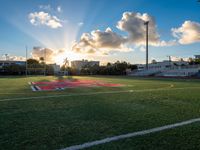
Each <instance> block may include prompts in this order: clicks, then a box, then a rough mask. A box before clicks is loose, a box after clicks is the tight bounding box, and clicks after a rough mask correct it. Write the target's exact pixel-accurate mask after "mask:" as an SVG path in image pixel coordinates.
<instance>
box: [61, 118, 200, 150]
mask: <svg viewBox="0 0 200 150" xmlns="http://www.w3.org/2000/svg"><path fill="white" fill-rule="evenodd" d="M195 122H200V118H196V119H191V120H187V121H183V122H179V123H175V124H169V125H165V126H161V127H156V128H152V129H147V130H142V131H136V132H132V133H128V134H122V135H118V136H113V137H108V138H105V139H101V140H96V141H91V142H87V143H83V144H80V145H73V146H70V147H66V148H63V149H61V150H80V149H84V148H89V147H92V146H96V145H101V144H105V143H110V142H113V141H118V140H122V139H126V138H133V137H136V136H141V135H146V134H150V133H155V132H160V131H164V130H168V129H173V128H177V127H181V126H184V125H188V124H192V123H195Z"/></svg>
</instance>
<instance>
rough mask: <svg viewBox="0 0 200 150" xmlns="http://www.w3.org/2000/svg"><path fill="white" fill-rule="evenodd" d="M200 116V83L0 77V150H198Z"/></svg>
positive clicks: (90, 77)
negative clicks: (81, 149)
mask: <svg viewBox="0 0 200 150" xmlns="http://www.w3.org/2000/svg"><path fill="white" fill-rule="evenodd" d="M60 81H62V82H60ZM86 81H87V82H86ZM63 82H64V83H63ZM30 83H31V84H30ZM52 83H53V85H52ZM35 84H38V85H37V87H39V89H49V90H38V91H37V90H33V86H35ZM39 84H40V85H39ZM41 84H42V85H41ZM46 84H48V88H47V87H46ZM69 85H70V86H69ZM74 85H76V86H74ZM37 87H36V88H37ZM199 118H200V80H199V79H156V78H134V77H125V76H88V77H86V76H85V77H81V76H79V77H78V76H73V77H65V78H58V77H53V76H49V77H42V76H38V77H1V78H0V149H16V150H18V149H20V150H21V149H28V150H40V149H41V150H43V149H44V150H46V149H48V150H49V149H50V150H51V149H52V150H55V149H73V148H74V149H76V148H77V149H78V148H83V149H87V150H132V149H137V150H138V149H142V150H144V149H145V150H149V149H151V150H155V149H160V150H161V149H163V150H164V149H165V150H166V149H200V119H199ZM193 119H197V120H193ZM187 121H189V122H187ZM177 123H181V124H178V125H177Z"/></svg>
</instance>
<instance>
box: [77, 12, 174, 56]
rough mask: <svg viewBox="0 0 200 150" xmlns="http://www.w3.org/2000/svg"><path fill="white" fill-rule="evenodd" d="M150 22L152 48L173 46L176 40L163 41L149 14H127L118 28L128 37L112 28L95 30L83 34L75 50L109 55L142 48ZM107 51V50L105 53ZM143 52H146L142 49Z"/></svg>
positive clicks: (118, 24) (120, 21)
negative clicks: (133, 47)
mask: <svg viewBox="0 0 200 150" xmlns="http://www.w3.org/2000/svg"><path fill="white" fill-rule="evenodd" d="M146 21H149V45H152V46H172V45H175V44H176V43H177V42H176V40H171V41H161V40H160V36H159V34H158V32H157V27H156V23H155V19H154V18H153V17H152V16H150V15H149V14H147V13H144V14H140V13H133V12H125V13H123V16H122V18H121V20H119V21H118V23H117V25H116V27H117V28H118V29H119V30H121V31H124V33H126V34H127V35H128V36H121V35H119V34H117V33H115V32H113V31H112V30H111V29H110V28H107V29H106V30H105V31H103V32H102V31H100V30H95V31H92V32H91V33H83V34H82V36H81V39H80V41H79V42H75V44H74V46H73V50H75V51H76V52H84V53H95V52H102V53H108V52H111V51H115V52H116V51H130V50H131V48H128V46H127V45H131V44H132V45H134V46H136V47H140V46H141V47H142V46H144V45H145V44H146V26H145V25H144V23H145V22H146ZM105 49H106V50H107V51H106V52H105ZM142 51H144V50H143V49H142Z"/></svg>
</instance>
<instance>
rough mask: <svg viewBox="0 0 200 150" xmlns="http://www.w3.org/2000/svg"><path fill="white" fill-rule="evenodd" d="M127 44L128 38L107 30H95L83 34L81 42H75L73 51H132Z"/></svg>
mask: <svg viewBox="0 0 200 150" xmlns="http://www.w3.org/2000/svg"><path fill="white" fill-rule="evenodd" d="M125 42H126V38H124V37H122V36H120V35H118V34H117V33H115V32H113V31H112V30H111V29H110V28H107V29H106V30H105V31H100V30H94V31H92V32H91V33H83V34H82V36H81V39H80V41H79V42H75V43H74V45H73V48H72V49H73V50H74V51H76V52H82V53H95V52H97V51H99V52H101V53H108V52H109V51H116V50H118V51H127V50H130V49H129V48H127V47H126V45H125Z"/></svg>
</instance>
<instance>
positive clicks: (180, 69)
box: [129, 60, 200, 77]
mask: <svg viewBox="0 0 200 150" xmlns="http://www.w3.org/2000/svg"><path fill="white" fill-rule="evenodd" d="M137 66H138V70H137V71H134V72H131V73H130V74H129V75H133V76H174V77H175V76H180V77H184V76H193V75H196V74H198V73H199V71H200V65H189V63H188V62H187V61H169V60H168V61H162V62H154V63H151V64H149V65H148V69H146V65H145V64H139V65H137Z"/></svg>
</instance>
